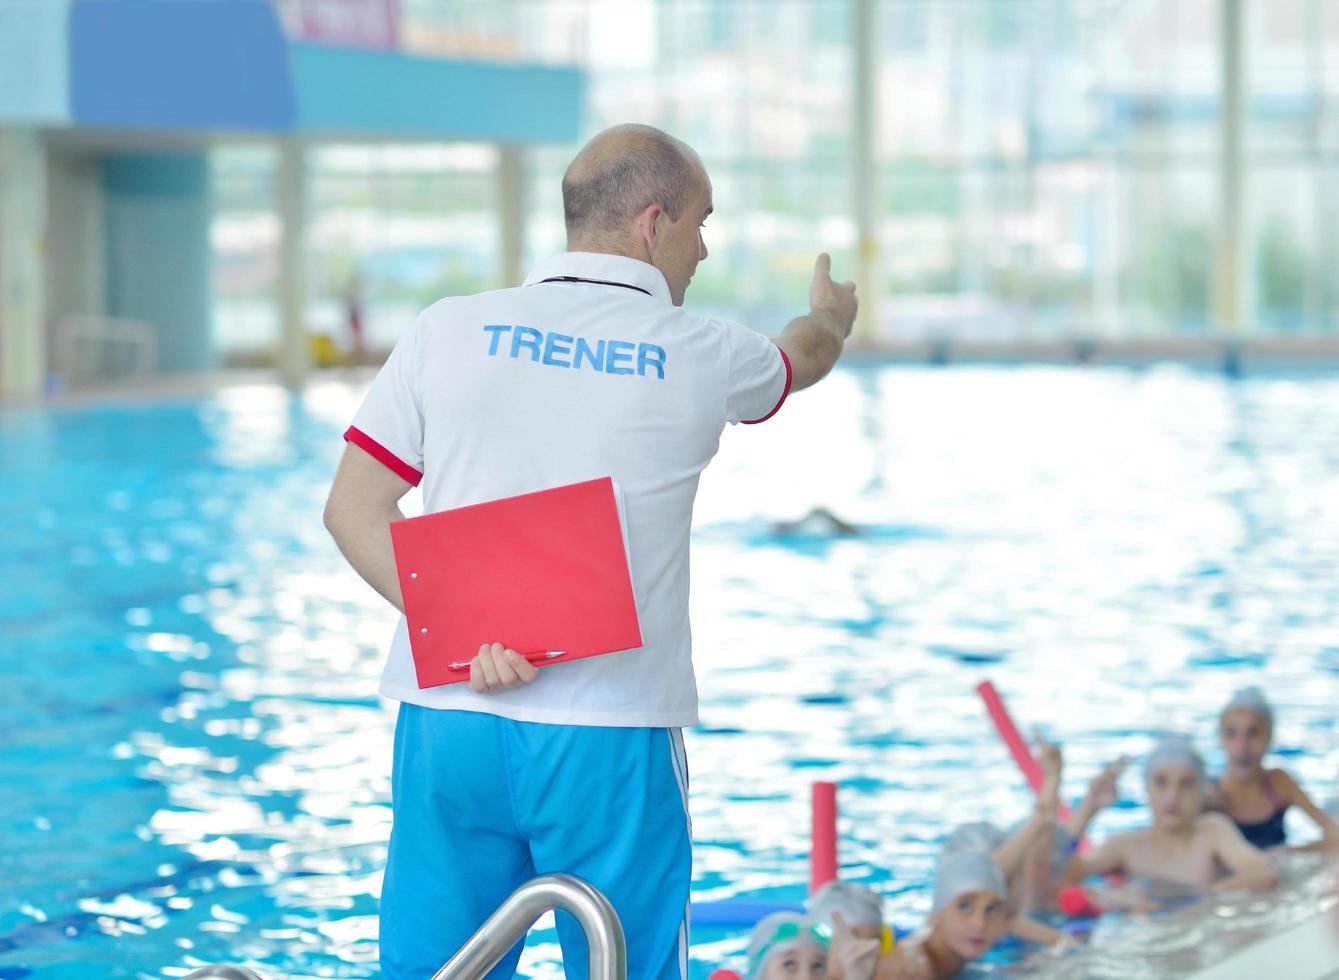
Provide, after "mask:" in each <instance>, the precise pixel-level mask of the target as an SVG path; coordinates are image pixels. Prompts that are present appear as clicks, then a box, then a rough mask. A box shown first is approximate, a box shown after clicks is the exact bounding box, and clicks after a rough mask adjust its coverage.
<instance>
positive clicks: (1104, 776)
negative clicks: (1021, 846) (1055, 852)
mask: <svg viewBox="0 0 1339 980" xmlns="http://www.w3.org/2000/svg"><path fill="white" fill-rule="evenodd" d="M1129 764H1130V757H1129V756H1128V755H1123V756H1121V757H1120V758H1119V759H1117V760H1116V761H1115V762H1111V763H1108V765H1107V767H1106V768H1105V769H1103V770H1102V771H1101V772H1100V773H1098V774H1097V775H1096V776H1095V777H1093V781H1092V782H1091V783H1089V784H1088V792H1087V793H1085V794H1084V796H1083V802H1082V803H1080V804H1079V805H1078V807H1077V808H1076V809H1075V810H1074V812H1073V813H1071V814H1070V816H1069V826H1068V827H1067V828H1066V829H1067V830H1068V831H1069V835H1070V836H1071V837H1073V838H1074V839H1075V840H1083V837H1084V835H1085V834H1087V833H1088V825H1089V824H1090V823H1092V821H1093V817H1095V816H1097V813H1098V811H1099V810H1101V809H1103V808H1104V807H1109V806H1111V804H1113V803H1115V802H1116V800H1117V799H1118V798H1119V796H1120V791H1119V789H1118V788H1117V786H1116V783H1117V781H1118V780H1119V779H1120V777H1121V773H1123V772H1125V768H1126V766H1128V765H1129Z"/></svg>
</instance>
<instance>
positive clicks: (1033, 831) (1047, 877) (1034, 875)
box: [944, 735, 1129, 945]
mask: <svg viewBox="0 0 1339 980" xmlns="http://www.w3.org/2000/svg"><path fill="white" fill-rule="evenodd" d="M1037 749H1038V753H1037V755H1038V759H1039V760H1040V762H1041V766H1042V772H1043V774H1044V777H1045V778H1044V782H1043V784H1042V787H1041V791H1040V793H1039V794H1038V799H1037V808H1036V810H1034V812H1033V815H1032V818H1031V819H1030V820H1028V821H1026V822H1024V823H1022V824H1019V825H1018V826H1017V827H1015V828H1014V829H1013V830H1012V831H1011V832H1009V833H1006V832H1005V831H1003V830H1000V829H999V828H997V827H995V826H994V825H993V824H990V823H973V824H964V825H962V826H961V827H959V828H957V829H956V830H954V831H953V833H951V834H950V835H949V837H948V840H947V841H946V842H945V844H944V853H952V852H954V851H957V850H979V851H988V852H990V853H991V854H993V855H994V857H995V863H996V864H998V865H999V867H1000V870H1001V871H1002V872H1003V873H1004V877H1005V880H1006V881H1007V882H1008V884H1009V909H1010V912H1011V914H1012V918H1011V920H1010V924H1009V932H1010V934H1011V935H1013V936H1015V937H1017V938H1019V939H1025V940H1028V941H1030V942H1038V943H1042V944H1043V945H1051V944H1052V943H1055V942H1059V941H1060V940H1062V939H1063V938H1064V936H1063V934H1062V933H1060V932H1059V931H1057V930H1055V929H1053V928H1051V927H1050V926H1047V925H1045V924H1043V923H1041V922H1037V921H1035V920H1034V919H1032V918H1029V917H1030V916H1033V915H1039V914H1040V915H1046V914H1050V913H1054V912H1057V911H1058V910H1059V905H1058V895H1059V892H1060V890H1061V888H1062V886H1063V884H1064V882H1065V881H1066V880H1067V878H1066V873H1067V872H1068V871H1069V870H1070V865H1071V862H1072V861H1073V860H1074V855H1075V852H1076V851H1077V849H1078V842H1079V840H1081V839H1082V838H1083V835H1084V834H1085V833H1087V830H1088V825H1089V823H1091V822H1092V819H1093V817H1094V816H1096V814H1097V813H1098V812H1099V811H1100V810H1101V809H1102V808H1103V807H1105V806H1109V805H1110V804H1111V803H1113V802H1115V800H1116V780H1117V779H1118V778H1119V777H1120V774H1121V773H1122V772H1123V771H1124V769H1125V767H1126V765H1128V763H1129V760H1128V759H1126V758H1125V757H1124V756H1122V757H1121V758H1119V759H1117V760H1116V761H1115V762H1112V763H1111V764H1110V765H1108V766H1107V767H1106V768H1105V769H1104V770H1102V772H1101V773H1099V774H1098V775H1097V776H1096V777H1095V778H1094V779H1093V780H1092V782H1090V783H1089V784H1088V791H1087V793H1086V794H1085V795H1084V798H1083V801H1082V802H1081V803H1080V804H1079V805H1078V806H1077V807H1076V808H1075V810H1074V812H1073V813H1072V814H1070V817H1069V820H1068V821H1067V822H1066V823H1063V824H1062V823H1059V822H1058V821H1057V820H1056V814H1057V811H1058V810H1059V806H1060V796H1059V793H1060V776H1061V771H1062V769H1063V766H1064V758H1063V754H1062V753H1061V751H1060V747H1059V746H1058V745H1055V744H1053V743H1051V742H1049V741H1047V740H1046V739H1045V738H1043V737H1041V736H1040V735H1038V736H1037Z"/></svg>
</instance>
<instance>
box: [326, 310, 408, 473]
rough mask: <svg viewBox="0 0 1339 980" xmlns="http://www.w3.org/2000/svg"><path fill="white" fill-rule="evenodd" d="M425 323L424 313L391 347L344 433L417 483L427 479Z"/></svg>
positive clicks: (368, 451) (368, 452)
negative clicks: (421, 348)
mask: <svg viewBox="0 0 1339 980" xmlns="http://www.w3.org/2000/svg"><path fill="white" fill-rule="evenodd" d="M421 324H422V321H421V319H420V320H416V321H415V322H414V325H413V326H412V327H411V328H410V329H409V330H408V331H407V332H406V333H405V334H404V335H403V336H402V337H401V338H400V339H399V341H398V342H397V343H396V345H395V347H394V348H393V349H392V350H391V355H390V357H388V358H386V363H385V364H383V365H382V366H381V370H380V371H378V372H377V376H376V378H374V379H373V381H372V387H371V388H370V389H369V390H368V392H367V397H366V398H364V399H363V404H362V405H361V406H360V407H359V409H358V411H357V412H356V413H354V416H353V424H352V425H350V426H349V428H348V430H347V431H346V432H345V433H344V438H345V440H346V441H348V442H351V443H353V444H354V445H355V446H357V447H358V448H359V449H362V450H363V451H364V452H366V453H367V454H368V455H369V456H371V457H372V458H373V459H376V460H377V461H378V462H380V463H382V464H383V465H384V466H386V468H387V469H389V470H391V471H392V472H393V473H395V474H396V475H397V476H399V477H400V478H401V479H404V480H406V481H407V482H409V483H411V484H413V485H414V486H418V484H419V481H420V480H422V479H423V403H422V398H421V391H420V385H419V376H420V372H419V353H418V352H419V344H418V338H419V332H420V331H421V329H422V326H421Z"/></svg>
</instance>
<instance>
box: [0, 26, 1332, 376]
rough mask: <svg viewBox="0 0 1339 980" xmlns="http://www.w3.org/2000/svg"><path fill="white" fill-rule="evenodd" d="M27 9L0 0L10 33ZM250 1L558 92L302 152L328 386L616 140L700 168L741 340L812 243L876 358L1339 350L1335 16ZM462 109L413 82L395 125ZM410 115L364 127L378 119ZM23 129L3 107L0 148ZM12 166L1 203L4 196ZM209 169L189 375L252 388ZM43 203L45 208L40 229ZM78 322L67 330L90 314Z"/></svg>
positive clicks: (246, 225) (223, 213)
mask: <svg viewBox="0 0 1339 980" xmlns="http://www.w3.org/2000/svg"><path fill="white" fill-rule="evenodd" d="M16 2H19V0H0V12H3V11H4V10H5V7H6V6H7V5H11V4H14V3H16ZM107 2H110V3H113V4H115V3H121V4H128V5H135V4H137V3H139V4H143V3H148V2H151V0H107ZM156 2H157V3H158V4H159V5H161V4H163V3H165V2H169V0H156ZM272 9H273V13H274V14H275V15H276V16H277V18H278V21H279V23H280V24H281V25H282V29H283V31H284V32H285V33H286V34H287V36H288V37H289V38H290V39H293V40H296V41H298V42H300V43H301V44H303V45H306V46H322V45H327V46H332V47H335V46H343V47H350V46H351V47H355V48H364V49H367V48H371V49H380V50H390V51H394V52H396V53H397V54H398V55H400V56H401V57H403V58H405V59H406V60H410V61H412V60H415V59H444V60H449V61H453V62H470V61H480V62H486V63H490V64H494V65H496V64H504V65H505V64H517V65H523V66H547V67H564V68H570V69H574V70H576V71H577V72H579V74H580V77H581V87H580V92H581V94H580V107H579V125H578V126H577V127H576V136H575V138H557V139H554V138H545V139H535V140H524V139H522V140H510V141H509V140H499V139H480V140H474V139H470V138H469V133H468V132H467V131H464V130H462V131H461V132H458V133H454V134H452V136H451V138H450V139H449V140H448V139H434V138H432V135H431V134H425V133H422V132H412V133H408V134H404V133H399V134H397V133H396V132H394V131H393V130H394V126H388V127H387V129H388V132H386V133H385V134H381V135H380V136H378V134H376V133H373V132H363V133H359V134H356V139H351V140H341V139H340V138H339V136H340V134H339V133H338V132H325V133H323V134H322V136H323V139H322V140H321V142H320V143H319V144H316V143H308V144H307V145H306V147H305V149H304V152H303V159H302V167H303V169H304V174H305V190H304V192H303V193H304V201H303V206H304V208H305V212H304V214H303V217H304V227H305V231H304V237H303V247H302V256H303V258H302V263H303V274H304V276H305V284H304V286H303V294H304V298H305V305H304V307H303V310H302V314H301V319H302V323H303V327H304V328H305V330H306V332H307V333H308V334H312V335H316V336H317V337H318V338H321V339H319V340H318V341H317V342H316V343H315V345H314V346H311V347H309V349H308V350H307V351H306V356H307V357H309V358H310V357H314V358H315V359H316V360H317V361H320V362H328V361H333V360H338V359H339V358H340V357H344V358H345V359H347V357H348V354H349V352H350V351H351V350H353V348H354V347H356V346H358V345H359V343H361V345H362V346H364V347H366V348H367V349H368V351H369V353H368V355H367V356H368V357H369V358H372V359H375V355H376V352H378V351H383V352H384V350H385V349H386V348H388V347H389V345H390V344H391V343H393V342H394V339H395V338H396V337H397V336H398V334H399V333H400V331H401V330H403V329H404V327H405V326H406V325H407V324H408V323H409V322H410V319H411V318H412V316H413V314H414V313H416V312H417V310H418V309H420V308H422V307H423V306H425V305H427V304H428V303H430V302H432V301H433V300H434V299H436V298H437V297H439V296H442V295H446V294H450V293H459V292H468V291H474V290H479V289H483V288H488V287H491V286H496V285H501V284H507V283H510V282H513V281H516V279H517V277H518V274H519V270H520V269H521V268H523V266H524V264H525V263H528V262H530V261H532V260H534V259H535V258H537V257H539V256H541V255H543V254H545V253H549V252H552V251H556V250H560V249H561V248H562V247H563V245H564V236H563V229H562V209H561V201H560V194H559V180H560V177H561V173H562V171H563V168H564V167H565V166H566V164H567V162H568V160H570V158H571V155H572V153H573V152H574V150H575V149H576V147H577V146H578V145H579V144H580V142H582V141H583V140H584V139H586V138H587V137H589V136H590V135H591V134H592V133H594V132H596V131H597V130H599V129H601V128H603V127H605V126H607V125H611V124H613V123H616V122H624V121H640V122H647V123H652V124H654V125H658V126H661V127H663V128H665V129H667V130H669V131H670V132H672V133H674V134H675V135H677V136H680V137H682V138H683V139H685V140H686V141H688V142H689V143H690V144H692V145H693V146H695V147H696V148H698V149H699V151H700V152H701V154H702V156H703V159H704V160H705V162H706V164H707V167H708V170H709V172H710V173H711V175H712V178H713V182H714V185H715V200H716V213H715V214H714V215H713V216H712V218H711V219H710V221H709V222H708V225H707V243H708V246H709V248H710V249H711V252H712V257H711V259H710V260H709V261H708V262H707V263H706V264H705V265H704V266H703V267H702V270H701V271H700V272H699V274H698V275H697V277H696V278H695V280H694V285H693V290H692V292H691V293H690V295H689V299H688V302H689V304H690V305H691V306H694V307H697V308H699V309H702V310H710V311H714V312H722V313H726V314H728V315H731V316H734V317H737V318H739V319H741V320H743V321H744V322H746V323H749V324H750V325H752V326H755V327H756V328H758V329H761V330H764V331H769V332H770V331H774V330H776V329H779V328H780V326H781V325H782V324H783V323H784V322H785V320H786V319H788V318H789V317H790V316H792V315H794V314H795V313H796V312H798V311H799V310H800V308H801V306H802V304H803V303H804V299H805V296H806V286H807V280H808V274H809V271H810V269H811V268H812V262H813V256H814V254H815V253H816V252H817V251H819V250H821V249H827V250H829V251H831V252H832V253H833V256H834V260H835V264H836V268H837V270H838V272H840V273H842V274H843V275H846V276H849V277H852V278H856V277H858V278H859V280H860V282H861V285H862V295H863V296H864V297H865V308H866V311H867V313H868V317H867V319H866V322H865V323H863V324H862V326H861V339H862V340H863V341H864V342H866V343H867V344H869V345H871V346H875V347H882V348H885V349H897V348H899V347H909V348H910V349H918V348H917V347H916V345H918V344H919V345H924V344H926V343H929V344H931V345H933V344H935V343H940V342H946V341H950V342H954V343H971V344H976V345H977V347H978V350H980V349H990V348H991V347H997V348H998V349H1000V350H1002V351H1003V350H1007V349H1009V348H1011V347H1012V348H1015V349H1020V345H1021V349H1026V348H1027V345H1029V344H1032V345H1036V344H1046V343H1063V344H1069V343H1072V342H1075V341H1077V342H1079V343H1080V345H1082V344H1089V343H1091V344H1113V345H1120V344H1126V345H1135V346H1137V345H1140V344H1144V345H1152V347H1153V348H1154V349H1165V350H1168V351H1175V350H1176V349H1177V345H1178V344H1184V343H1186V342H1188V341H1189V342H1193V341H1197V340H1204V339H1215V338H1229V339H1233V340H1235V339H1246V340H1261V341H1283V342H1287V341H1289V340H1299V339H1301V338H1306V339H1307V340H1308V341H1313V342H1314V341H1320V343H1319V344H1318V346H1316V349H1317V350H1319V349H1322V348H1324V346H1325V342H1326V339H1327V338H1328V339H1329V341H1330V342H1332V343H1339V276H1336V272H1339V3H1335V2H1333V0H274V3H273V8H272ZM0 17H3V14H2V13H0ZM2 27H3V21H2V20H0V28H2ZM472 97H473V95H472V93H471V92H470V91H459V90H458V91H451V90H446V91H444V90H426V91H425V90H410V89H405V90H403V91H401V92H399V93H398V96H397V98H396V99H395V100H394V101H396V102H398V101H400V100H401V99H405V100H414V99H422V100H425V101H427V102H434V101H447V102H451V101H455V100H460V99H470V98H472ZM402 108H403V107H402V106H399V105H390V104H388V105H386V106H385V110H386V112H387V113H388V118H396V117H397V115H398V113H399V112H400V110H401V109H402ZM15 125H16V123H15V120H14V119H13V118H10V119H9V120H6V119H5V116H4V112H3V99H2V97H0V127H9V129H10V130H11V131H12V130H13V127H14V126H15ZM521 146H525V148H524V149H518V147H521ZM10 157H11V166H10V169H8V170H5V171H4V180H5V184H6V188H7V191H6V193H7V194H10V195H12V196H13V195H19V196H21V195H22V193H23V192H22V191H16V190H14V187H15V186H16V184H15V182H16V181H18V182H20V183H21V182H22V181H23V180H24V178H23V176H22V174H21V173H18V171H17V170H16V169H15V167H14V166H13V164H12V158H13V154H12V153H11V154H10ZM207 161H208V173H207V178H206V179H207V189H208V198H207V200H208V223H209V234H208V244H209V283H208V293H209V310H208V322H207V323H204V324H201V325H200V329H201V330H202V331H203V332H202V334H201V336H205V337H207V338H208V349H209V351H210V355H209V358H208V361H209V364H210V365H211V366H212V365H215V364H217V365H225V364H271V363H275V362H276V360H277V359H279V358H280V352H281V351H282V349H283V338H284V335H285V334H284V322H285V306H284V302H285V299H284V296H283V292H284V288H283V284H284V281H285V278H286V277H285V275H284V274H283V269H284V268H285V267H284V262H283V241H284V239H283V227H284V218H283V216H284V206H285V200H284V199H285V195H286V193H287V191H286V190H285V186H286V185H285V184H284V178H283V150H282V147H281V146H280V145H279V144H278V143H277V142H276V140H275V139H273V138H271V137H270V136H269V135H267V134H259V135H258V136H253V137H251V138H249V137H248V135H247V134H246V133H235V134H232V135H231V136H230V137H229V138H228V139H226V140H216V141H212V142H211V143H210V145H209V149H208V153H207ZM16 173H17V174H18V175H17V176H16ZM290 186H291V185H290ZM64 203H68V199H67V201H66V202H64ZM19 206H20V205H17V204H15V203H14V202H13V201H11V202H10V204H9V208H10V210H11V212H12V210H13V209H14V208H15V207H19ZM62 206H64V204H63V202H62V200H61V198H60V196H59V195H57V196H56V197H54V198H53V199H52V201H51V204H50V210H51V211H52V213H53V214H55V215H56V218H55V220H58V221H59V220H64V219H61V218H60V217H59V215H58V212H59V211H60V209H61V208H62ZM508 209H514V210H515V211H516V214H515V215H514V217H513V221H512V224H511V225H508V223H507V219H506V212H507V211H508ZM0 210H3V209H2V208H0ZM500 216H501V217H500ZM509 228H510V230H508V229H509ZM112 247H113V249H114V248H115V246H114V245H113V246H112ZM13 248H14V245H13V243H11V245H10V249H11V255H12V253H13ZM511 253H515V254H514V255H511ZM0 254H3V253H0ZM509 255H511V257H510V259H509ZM44 258H45V261H47V262H51V261H53V260H54V259H56V258H57V255H56V254H55V253H54V252H53V251H52V250H51V249H50V248H47V249H46V250H45V252H44ZM3 261H4V260H3V259H2V258H0V263H3ZM11 265H12V261H11ZM114 266H115V262H114V260H113V261H111V262H110V263H109V265H108V274H109V275H115V274H116V272H115V268H114ZM52 275H55V276H56V277H57V279H58V277H59V273H54V274H53V273H49V274H48V281H51V276H52ZM0 276H3V265H2V264H0ZM106 289H108V290H112V291H114V284H112V283H108V284H107V285H106ZM66 305H69V304H66ZM76 305H77V304H76ZM86 305H88V306H89V308H88V309H77V308H76V309H66V310H62V311H61V312H62V313H65V314H69V313H87V314H106V313H107V312H108V310H107V309H106V304H105V303H104V304H102V305H103V308H102V309H97V308H95V307H97V306H98V305H99V304H98V302H97V300H96V298H90V299H88V300H87V303H86ZM4 310H5V308H4V307H0V317H3V315H4ZM47 319H48V321H49V320H50V316H48V317H47ZM5 329H7V327H6V324H5V323H4V320H3V319H2V318H0V331H4V330H5ZM48 329H50V323H48ZM355 334H361V341H360V340H359V338H358V337H357V336H355ZM49 349H50V345H49ZM1079 349H1080V351H1082V349H1083V348H1082V346H1080V348H1079ZM49 360H50V359H49V358H48V362H47V363H46V364H45V366H44V371H45V372H46V373H47V376H48V378H50V377H51V371H52V365H51V364H50V363H49Z"/></svg>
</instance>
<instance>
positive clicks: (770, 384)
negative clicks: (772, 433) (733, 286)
mask: <svg viewBox="0 0 1339 980" xmlns="http://www.w3.org/2000/svg"><path fill="white" fill-rule="evenodd" d="M724 323H725V332H726V343H727V344H728V345H729V363H730V376H729V378H728V379H727V381H726V386H727V387H726V394H725V418H726V421H728V422H729V423H730V424H731V425H733V424H735V423H736V422H743V423H744V424H745V425H752V424H754V423H756V422H765V421H767V420H768V419H770V418H771V417H772V416H773V415H775V414H776V413H777V411H778V410H779V409H780V408H781V404H782V402H784V401H785V400H786V396H787V395H789V394H790V381H791V377H790V359H789V358H788V357H786V352H785V351H783V350H782V349H781V348H780V347H778V346H777V345H776V344H774V343H773V342H772V341H771V339H770V338H768V337H764V336H763V335H762V334H760V333H758V332H757V331H756V330H750V329H749V328H748V327H746V326H744V325H742V324H739V323H731V322H729V321H724Z"/></svg>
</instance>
